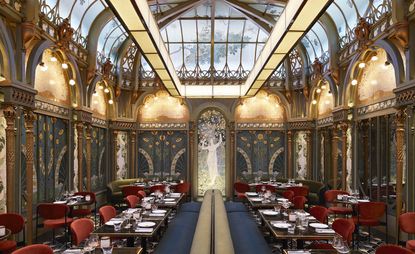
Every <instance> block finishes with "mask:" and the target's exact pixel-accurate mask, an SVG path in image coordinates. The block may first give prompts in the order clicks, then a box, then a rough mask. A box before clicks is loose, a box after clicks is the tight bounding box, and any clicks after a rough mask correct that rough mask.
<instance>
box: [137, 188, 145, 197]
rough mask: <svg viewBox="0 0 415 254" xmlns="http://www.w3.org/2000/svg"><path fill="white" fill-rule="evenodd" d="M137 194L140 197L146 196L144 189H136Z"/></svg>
mask: <svg viewBox="0 0 415 254" xmlns="http://www.w3.org/2000/svg"><path fill="white" fill-rule="evenodd" d="M137 196H138V197H139V198H140V199H143V198H145V197H146V196H147V194H146V192H145V191H143V190H140V191H138V192H137Z"/></svg>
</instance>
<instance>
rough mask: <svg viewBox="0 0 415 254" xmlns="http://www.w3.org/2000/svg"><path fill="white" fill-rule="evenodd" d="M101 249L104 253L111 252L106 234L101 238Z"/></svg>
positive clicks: (109, 241) (109, 253)
mask: <svg viewBox="0 0 415 254" xmlns="http://www.w3.org/2000/svg"><path fill="white" fill-rule="evenodd" d="M101 249H102V252H103V253H104V254H111V253H112V245H111V240H110V238H109V237H108V236H105V237H102V238H101Z"/></svg>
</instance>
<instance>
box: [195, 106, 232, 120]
mask: <svg viewBox="0 0 415 254" xmlns="http://www.w3.org/2000/svg"><path fill="white" fill-rule="evenodd" d="M209 109H216V110H219V111H220V112H221V113H222V114H223V115H224V116H225V119H226V122H227V123H229V122H232V121H234V120H235V117H234V115H235V111H234V108H232V109H230V108H229V107H227V106H226V105H224V104H223V103H222V102H219V101H211V102H204V103H202V104H200V105H197V106H196V107H195V108H194V110H192V111H191V112H190V120H191V121H197V120H198V119H199V117H200V115H201V114H202V113H203V112H204V111H206V110H209Z"/></svg>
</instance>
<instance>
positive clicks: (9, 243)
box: [0, 213, 25, 254]
mask: <svg viewBox="0 0 415 254" xmlns="http://www.w3.org/2000/svg"><path fill="white" fill-rule="evenodd" d="M24 224H25V221H24V218H23V217H22V216H21V215H20V214H17V213H3V214H0V225H2V226H4V227H5V228H7V229H8V230H10V232H11V234H13V235H14V234H17V233H19V232H20V231H22V230H24ZM24 235H25V234H24V233H23V236H24ZM23 242H24V240H23ZM16 247H17V243H16V241H14V240H4V241H1V242H0V253H2V254H9V253H12V251H14V250H15V249H16Z"/></svg>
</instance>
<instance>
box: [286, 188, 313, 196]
mask: <svg viewBox="0 0 415 254" xmlns="http://www.w3.org/2000/svg"><path fill="white" fill-rule="evenodd" d="M287 190H290V191H293V192H294V196H304V197H307V196H308V193H309V192H310V190H309V188H308V187H307V186H292V187H288V188H287Z"/></svg>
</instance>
